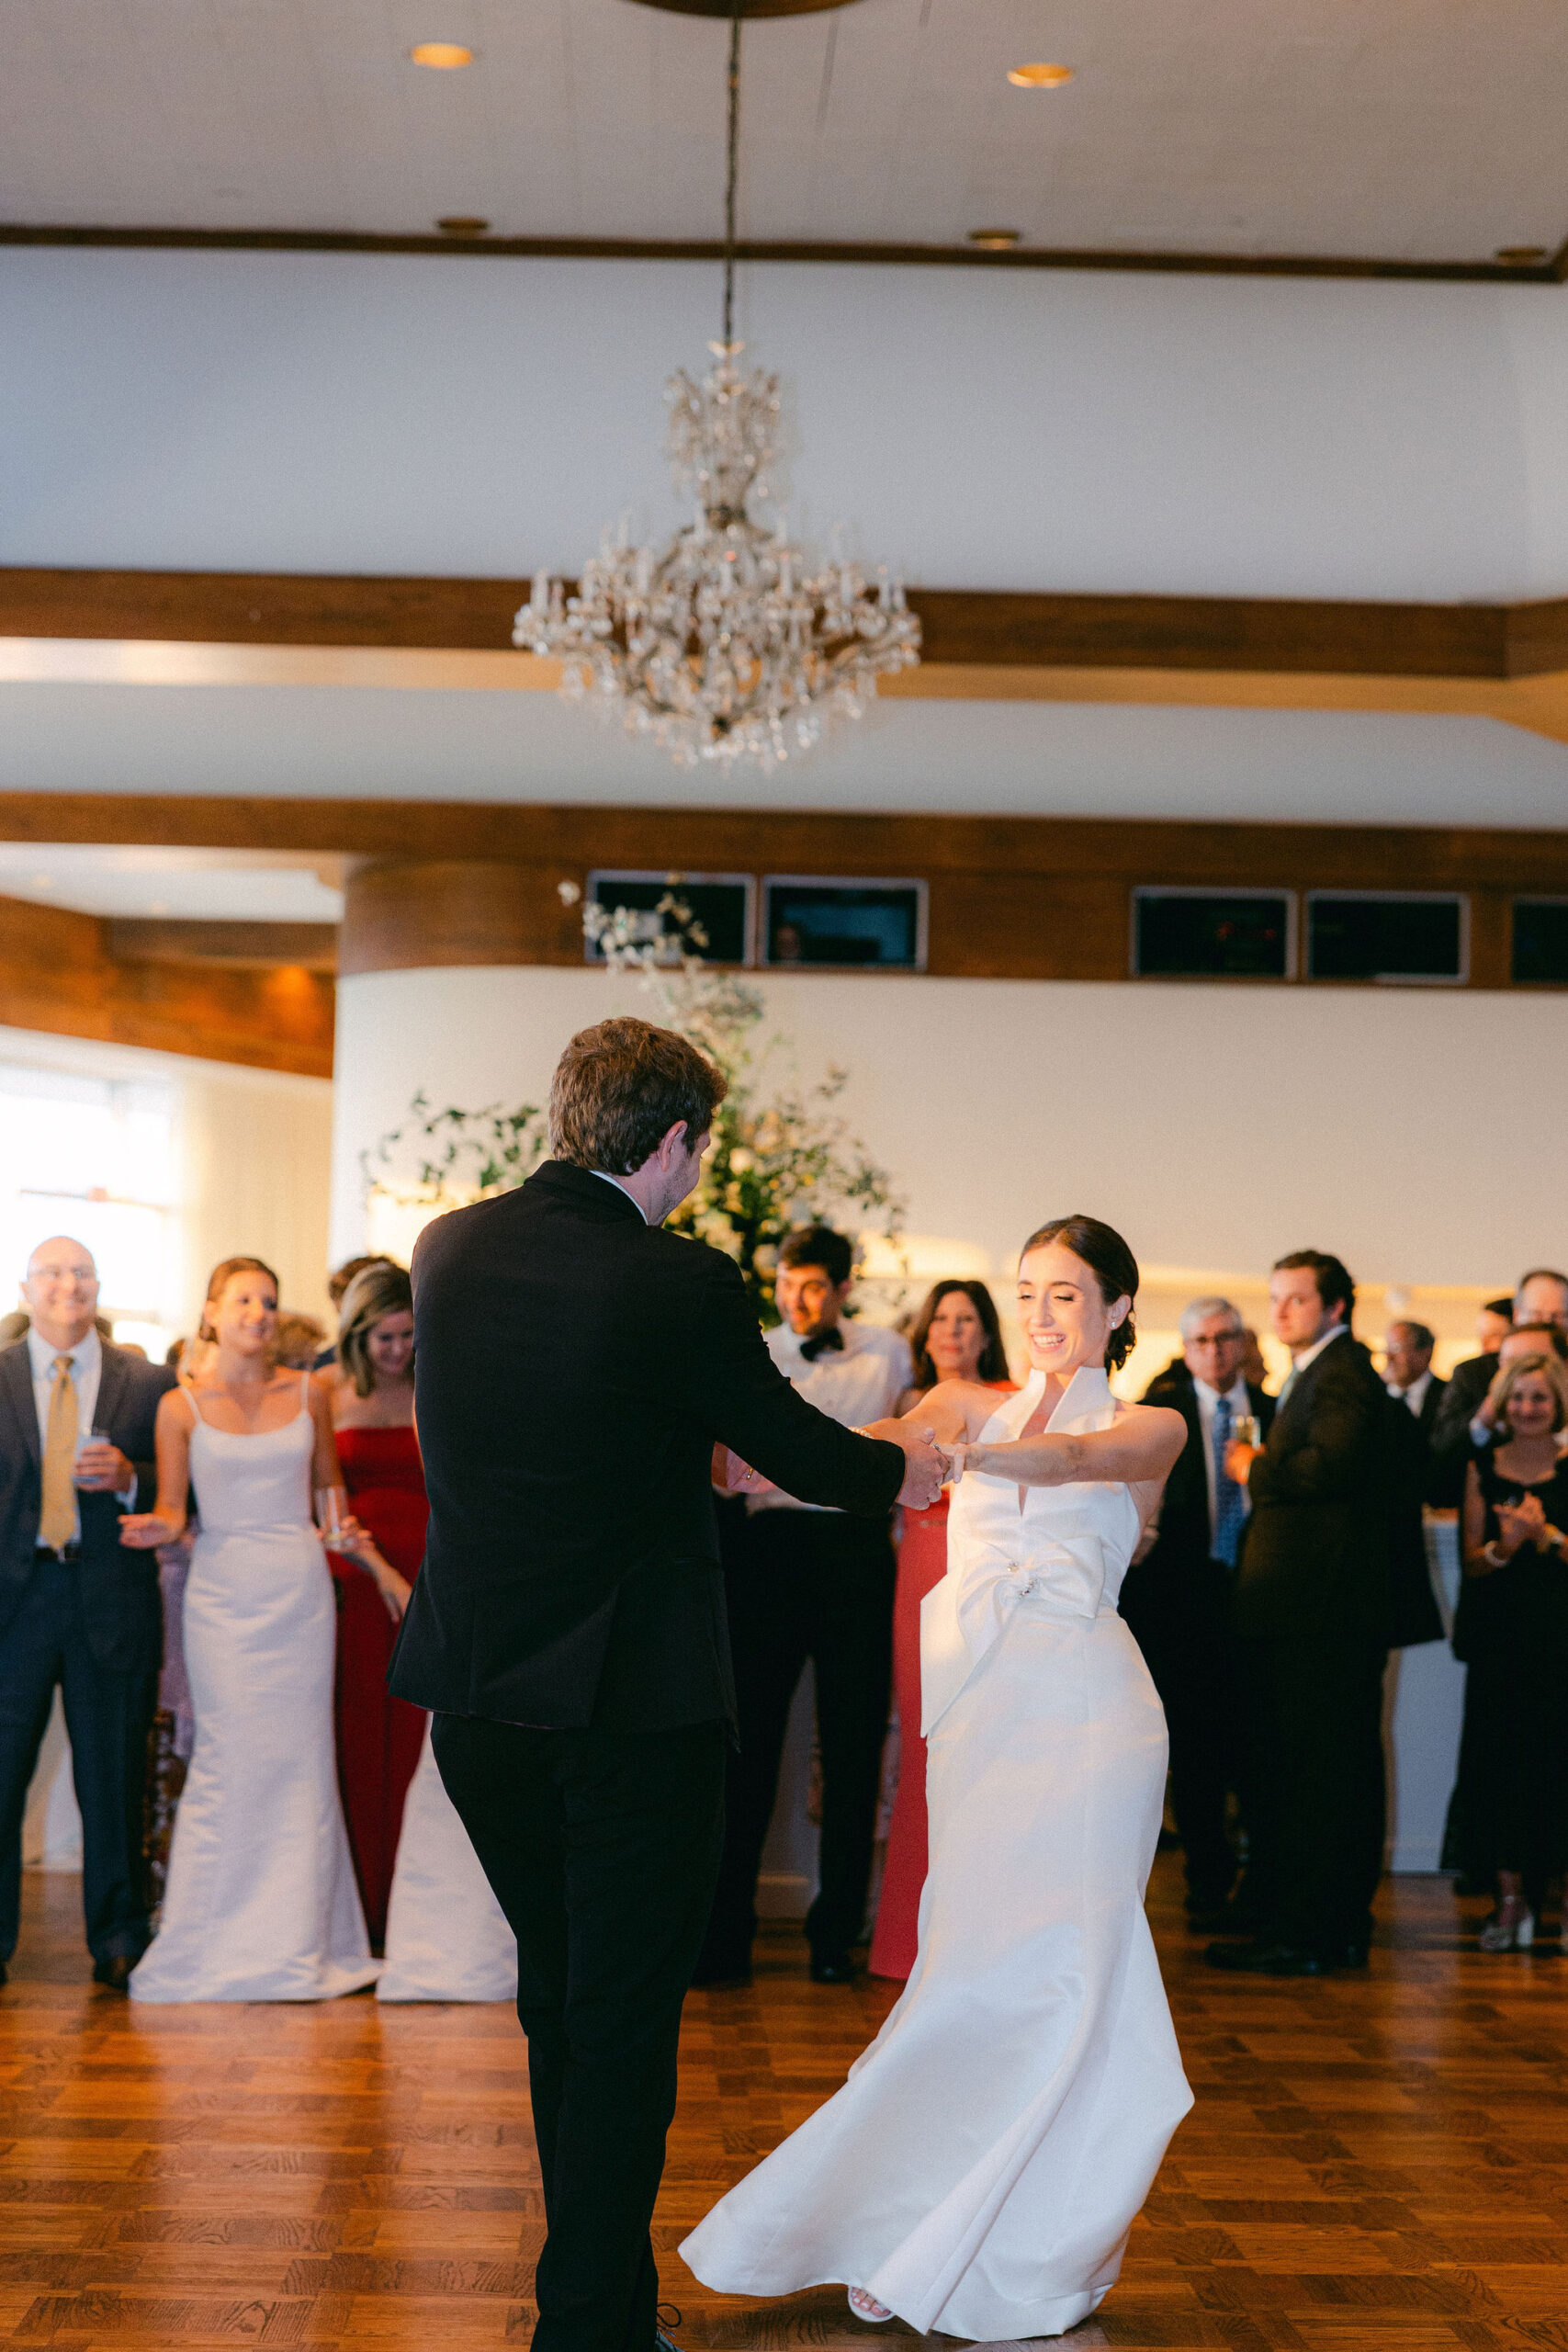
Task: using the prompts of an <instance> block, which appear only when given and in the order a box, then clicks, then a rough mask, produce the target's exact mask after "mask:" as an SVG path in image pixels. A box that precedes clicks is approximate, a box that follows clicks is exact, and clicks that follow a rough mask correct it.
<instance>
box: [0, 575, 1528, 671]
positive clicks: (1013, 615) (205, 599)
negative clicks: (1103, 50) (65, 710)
mask: <svg viewBox="0 0 1568 2352" xmlns="http://www.w3.org/2000/svg"><path fill="white" fill-rule="evenodd" d="M528 586H529V583H528V581H527V580H526V579H525V578H518V579H512V580H496V579H464V578H450V579H444V578H398V577H391V576H387V577H378V576H362V575H355V574H346V573H333V574H327V573H314V572H244V571H74V570H71V571H68V570H62V569H51V568H42V567H11V568H6V569H0V637H12V638H66V639H99V640H110V641H115V640H132V641H134V640H142V639H151V640H154V641H159V642H164V643H175V644H219V645H234V646H321V647H339V648H348V647H371V648H391V649H401V650H431V651H490V652H494V651H503V650H507V649H508V648H509V647H510V645H511V641H512V624H513V615H514V614H515V612H516V610H517V607H518V605H520V604H522V603H523V602H524V600H525V597H526V596H527V594H528ZM909 602H910V605H912V606H913V608H914V609H915V610H916V611H917V612H918V613H919V616H920V620H921V624H922V627H923V629H924V634H925V659H926V661H927V662H929V663H931V664H932V665H942V664H945V665H949V666H953V667H958V668H965V667H976V668H989V669H1041V670H1049V669H1067V670H1081V669H1112V670H1114V669H1134V670H1163V671H1177V672H1179V671H1194V672H1222V671H1223V672H1232V673H1269V674H1276V675H1278V674H1297V675H1320V676H1341V677H1344V676H1380V677H1405V678H1459V679H1464V678H1477V679H1507V678H1518V677H1530V676H1540V675H1544V674H1547V673H1552V672H1556V671H1562V670H1568V600H1564V599H1561V598H1558V599H1554V600H1551V601H1548V602H1540V603H1534V604H1519V605H1479V604H1467V605H1412V604H1380V603H1371V602H1348V601H1330V600H1327V599H1321V600H1316V601H1314V600H1309V599H1303V598H1292V597H1247V596H1122V595H1110V596H1098V595H1057V594H1020V593H1015V592H1011V591H997V590H987V589H954V588H916V589H912V590H911V591H910V594H909Z"/></svg>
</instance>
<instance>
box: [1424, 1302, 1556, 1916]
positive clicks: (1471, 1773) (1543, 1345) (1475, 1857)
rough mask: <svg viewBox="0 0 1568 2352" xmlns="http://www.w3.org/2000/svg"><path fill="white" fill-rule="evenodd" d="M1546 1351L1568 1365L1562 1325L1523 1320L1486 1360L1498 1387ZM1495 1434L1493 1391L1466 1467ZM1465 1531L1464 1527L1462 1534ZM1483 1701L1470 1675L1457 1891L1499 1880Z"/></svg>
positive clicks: (1472, 1431)
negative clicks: (1488, 1818)
mask: <svg viewBox="0 0 1568 2352" xmlns="http://www.w3.org/2000/svg"><path fill="white" fill-rule="evenodd" d="M1543 1354H1544V1355H1550V1356H1551V1357H1553V1358H1554V1359H1555V1360H1556V1361H1557V1362H1558V1363H1568V1334H1565V1333H1564V1332H1563V1330H1562V1327H1561V1326H1560V1325H1559V1324H1556V1323H1522V1324H1520V1325H1519V1326H1518V1327H1517V1329H1509V1330H1508V1331H1506V1333H1505V1334H1504V1337H1503V1340H1502V1341H1501V1343H1500V1345H1499V1346H1498V1347H1496V1348H1495V1349H1494V1350H1493V1351H1492V1352H1491V1353H1490V1354H1489V1356H1488V1357H1487V1359H1486V1361H1487V1362H1488V1363H1490V1364H1491V1365H1492V1367H1493V1379H1494V1385H1495V1380H1496V1374H1497V1373H1498V1371H1500V1370H1506V1368H1507V1367H1508V1366H1509V1365H1511V1364H1515V1363H1519V1362H1520V1361H1521V1360H1522V1359H1523V1358H1524V1357H1526V1356H1530V1355H1543ZM1461 1369H1462V1367H1461ZM1495 1435H1496V1430H1495V1426H1494V1419H1493V1405H1492V1395H1491V1392H1490V1391H1489V1392H1488V1394H1487V1395H1486V1396H1485V1397H1483V1399H1482V1402H1481V1406H1480V1408H1479V1409H1478V1410H1477V1411H1476V1412H1475V1413H1474V1414H1473V1415H1472V1418H1471V1421H1470V1425H1469V1428H1468V1430H1466V1433H1465V1436H1466V1457H1467V1459H1466V1466H1467V1469H1468V1465H1469V1463H1470V1462H1472V1461H1476V1460H1479V1459H1480V1458H1482V1457H1483V1456H1484V1455H1485V1454H1486V1453H1487V1452H1488V1451H1489V1450H1490V1448H1491V1446H1492V1443H1493V1441H1494V1439H1495ZM1428 1483H1429V1484H1430V1472H1428ZM1462 1532H1463V1531H1462V1528H1461V1538H1462ZM1465 1589H1467V1588H1463V1587H1461V1600H1462V1597H1463V1592H1464V1590H1465ZM1482 1703H1483V1692H1482V1691H1481V1690H1480V1688H1479V1686H1478V1685H1477V1683H1476V1679H1475V1678H1474V1676H1473V1675H1468V1674H1467V1675H1466V1677H1465V1681H1464V1699H1463V1703H1462V1708H1461V1720H1460V1736H1459V1755H1458V1758H1457V1759H1456V1761H1455V1766H1454V1784H1453V1788H1452V1790H1451V1791H1450V1795H1449V1809H1448V1815H1447V1818H1446V1821H1445V1823H1444V1827H1443V1845H1442V1854H1441V1868H1442V1869H1444V1870H1445V1871H1453V1873H1454V1879H1455V1885H1454V1892H1455V1893H1456V1894H1490V1893H1491V1891H1492V1888H1493V1884H1494V1865H1493V1863H1492V1861H1491V1860H1490V1859H1489V1855H1490V1850H1491V1849H1490V1846H1489V1843H1488V1840H1487V1837H1486V1834H1485V1831H1484V1829H1483V1825H1482V1818H1481V1808H1482V1805H1483V1794H1484V1792H1483V1780H1484V1775H1485V1770H1486V1764H1485V1756H1484V1746H1485V1739H1486V1732H1485V1727H1484V1724H1483V1723H1482V1721H1481V1718H1480V1715H1479V1714H1478V1713H1477V1709H1478V1707H1479V1706H1480V1705H1481V1704H1482Z"/></svg>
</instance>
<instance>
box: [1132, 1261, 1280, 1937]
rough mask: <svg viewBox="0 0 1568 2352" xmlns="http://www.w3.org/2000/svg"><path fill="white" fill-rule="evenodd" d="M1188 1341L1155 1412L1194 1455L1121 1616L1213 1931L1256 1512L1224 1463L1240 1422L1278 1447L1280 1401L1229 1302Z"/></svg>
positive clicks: (1178, 1475)
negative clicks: (1248, 1362)
mask: <svg viewBox="0 0 1568 2352" xmlns="http://www.w3.org/2000/svg"><path fill="white" fill-rule="evenodd" d="M1181 1340H1182V1353H1181V1358H1180V1360H1179V1368H1178V1366H1176V1365H1172V1366H1168V1368H1167V1370H1166V1371H1164V1372H1162V1373H1160V1374H1157V1375H1156V1379H1155V1380H1154V1382H1153V1383H1152V1385H1150V1387H1149V1389H1148V1391H1147V1392H1146V1394H1145V1399H1144V1401H1145V1404H1148V1405H1169V1406H1171V1407H1173V1408H1174V1409H1175V1410H1176V1411H1177V1412H1179V1414H1180V1415H1181V1416H1182V1418H1183V1419H1184V1420H1185V1421H1186V1423H1187V1443H1186V1445H1185V1446H1184V1447H1183V1448H1182V1451H1181V1453H1179V1455H1178V1457H1177V1461H1176V1466H1175V1468H1174V1469H1173V1470H1172V1471H1171V1474H1170V1476H1169V1477H1168V1479H1167V1480H1166V1484H1165V1492H1164V1494H1163V1496H1162V1497H1161V1498H1160V1505H1159V1516H1158V1521H1157V1526H1156V1530H1155V1531H1154V1533H1153V1540H1152V1542H1150V1543H1149V1544H1148V1548H1147V1549H1146V1550H1145V1551H1143V1552H1142V1553H1141V1555H1140V1556H1137V1557H1135V1558H1134V1564H1133V1566H1131V1567H1130V1568H1129V1569H1128V1571H1127V1575H1126V1578H1125V1580H1124V1582H1123V1584H1122V1599H1121V1604H1120V1606H1121V1612H1122V1617H1123V1618H1124V1619H1125V1620H1126V1622H1127V1623H1128V1624H1129V1625H1130V1626H1131V1627H1132V1629H1133V1633H1134V1636H1135V1638H1136V1640H1137V1644H1138V1647H1139V1648H1140V1649H1141V1650H1142V1651H1143V1653H1144V1657H1145V1661H1146V1663H1147V1665H1148V1669H1149V1672H1150V1673H1151V1674H1152V1675H1153V1677H1154V1681H1155V1688H1156V1690H1157V1691H1158V1692H1159V1695H1160V1698H1161V1700H1162V1702H1163V1703H1164V1706H1165V1719H1166V1722H1167V1724H1168V1726H1169V1729H1170V1802H1171V1810H1172V1811H1173V1813H1174V1814H1175V1815H1176V1826H1177V1831H1178V1834H1179V1837H1180V1839H1181V1843H1182V1846H1183V1848H1184V1849H1185V1852H1186V1856H1187V1908H1188V1911H1189V1912H1190V1914H1191V1915H1192V1917H1193V1918H1194V1919H1195V1920H1197V1921H1202V1920H1204V1919H1205V1917H1206V1916H1207V1915H1209V1914H1213V1913H1217V1912H1218V1911H1219V1909H1220V1906H1221V1905H1223V1903H1224V1900H1225V1897H1226V1895H1227V1894H1229V1893H1230V1889H1231V1883H1232V1881H1233V1880H1234V1879H1235V1853H1234V1852H1233V1850H1232V1848H1231V1843H1230V1839H1229V1838H1228V1837H1227V1835H1226V1833H1225V1802H1226V1798H1227V1795H1228V1793H1229V1792H1230V1790H1231V1789H1233V1788H1234V1787H1235V1786H1236V1785H1237V1780H1238V1774H1237V1769H1236V1762H1237V1759H1236V1753H1235V1748H1236V1741H1235V1713H1236V1691H1235V1674H1234V1668H1233V1662H1232V1655H1231V1648H1232V1645H1231V1625H1230V1616H1231V1588H1232V1586H1233V1584H1234V1582H1235V1565H1236V1556H1237V1554H1238V1552H1239V1549H1240V1545H1241V1538H1242V1534H1243V1532H1244V1531H1245V1529H1246V1526H1247V1512H1248V1510H1250V1508H1251V1506H1250V1503H1249V1501H1248V1498H1247V1489H1246V1487H1242V1486H1238V1485H1237V1483H1236V1481H1235V1479H1234V1478H1233V1477H1232V1476H1231V1475H1230V1473H1229V1471H1228V1470H1227V1468H1226V1467H1225V1457H1226V1455H1227V1454H1228V1453H1229V1451H1230V1445H1231V1439H1232V1436H1233V1434H1234V1433H1235V1428H1236V1423H1237V1421H1238V1420H1239V1419H1245V1418H1247V1417H1251V1418H1253V1419H1256V1420H1257V1421H1258V1424H1259V1428H1260V1430H1261V1433H1262V1434H1263V1435H1264V1436H1267V1435H1268V1432H1269V1423H1270V1422H1271V1421H1272V1419H1273V1417H1274V1400H1273V1398H1272V1397H1269V1396H1266V1395H1265V1394H1264V1392H1263V1390H1262V1389H1261V1388H1253V1387H1249V1386H1248V1385H1247V1382H1246V1380H1245V1379H1244V1378H1243V1377H1242V1371H1241V1366H1242V1363H1243V1360H1244V1358H1245V1356H1246V1354H1247V1331H1246V1328H1245V1326H1244V1324H1243V1322H1242V1318H1241V1316H1240V1314H1239V1312H1238V1311H1237V1309H1236V1308H1235V1306H1232V1305H1231V1302H1230V1300H1229V1299H1228V1298H1199V1299H1194V1300H1193V1302H1192V1304H1191V1306H1189V1307H1188V1308H1187V1310H1186V1312H1185V1313H1184V1314H1183V1316H1182V1317H1181ZM1216 1924H1217V1923H1216Z"/></svg>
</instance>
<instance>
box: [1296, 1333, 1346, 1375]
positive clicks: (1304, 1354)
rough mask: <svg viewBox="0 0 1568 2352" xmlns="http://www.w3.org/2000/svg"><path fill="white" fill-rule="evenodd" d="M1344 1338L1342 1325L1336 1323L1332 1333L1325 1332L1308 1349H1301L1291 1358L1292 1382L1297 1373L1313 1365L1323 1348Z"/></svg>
mask: <svg viewBox="0 0 1568 2352" xmlns="http://www.w3.org/2000/svg"><path fill="white" fill-rule="evenodd" d="M1344 1337H1345V1326H1344V1324H1343V1323H1336V1325H1335V1326H1334V1329H1333V1330H1332V1331H1325V1333H1324V1335H1323V1337H1322V1339H1321V1340H1314V1341H1313V1343H1312V1345H1311V1347H1310V1348H1303V1350H1302V1351H1301V1353H1300V1355H1299V1356H1292V1358H1291V1378H1292V1380H1294V1379H1295V1377H1296V1375H1297V1374H1298V1373H1303V1372H1305V1370H1306V1368H1307V1366H1308V1365H1309V1364H1314V1363H1316V1362H1317V1360H1318V1358H1319V1356H1320V1355H1321V1354H1322V1353H1323V1351H1324V1350H1325V1348H1331V1347H1332V1346H1333V1345H1334V1342H1335V1340H1342V1339H1343V1338H1344Z"/></svg>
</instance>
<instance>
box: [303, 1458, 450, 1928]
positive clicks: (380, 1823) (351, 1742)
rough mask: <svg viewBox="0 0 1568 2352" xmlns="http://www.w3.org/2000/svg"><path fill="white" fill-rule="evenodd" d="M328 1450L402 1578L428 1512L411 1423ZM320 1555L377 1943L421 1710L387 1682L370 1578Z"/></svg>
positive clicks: (382, 1625)
mask: <svg viewBox="0 0 1568 2352" xmlns="http://www.w3.org/2000/svg"><path fill="white" fill-rule="evenodd" d="M337 1454H338V1460H339V1462H340V1463H341V1464H342V1465H343V1478H344V1486H345V1487H347V1489H348V1502H349V1509H350V1510H352V1511H353V1512H354V1515H355V1518H356V1519H359V1520H362V1521H364V1523H365V1525H366V1526H367V1528H368V1529H369V1530H370V1532H371V1534H372V1535H373V1536H374V1537H375V1539H376V1542H377V1544H378V1547H379V1549H380V1551H381V1553H382V1555H384V1557H385V1558H386V1559H387V1560H388V1561H389V1564H390V1565H391V1566H393V1567H394V1568H396V1569H397V1571H398V1573H399V1575H400V1576H402V1577H407V1578H408V1580H409V1582H410V1583H411V1584H412V1581H413V1579H414V1577H416V1576H417V1575H418V1573H419V1564H420V1562H421V1560H422V1559H423V1556H424V1528H425V1521H427V1520H428V1518H429V1517H430V1504H429V1502H428V1500H427V1499H426V1497H425V1492H424V1470H423V1464H422V1463H421V1461H420V1458H419V1442H418V1440H417V1439H416V1438H415V1436H414V1433H413V1431H412V1429H389V1430H388V1429H381V1430H378V1429H345V1430H338V1432H337ZM328 1556H329V1561H330V1565H331V1567H332V1572H333V1577H335V1578H336V1581H337V1589H338V1602H339V1611H338V1621H337V1623H338V1641H337V1692H336V1697H337V1709H336V1712H337V1769H338V1783H339V1786H340V1788H341V1789H342V1792H343V1810H344V1819H345V1820H346V1822H347V1824H348V1842H349V1845H350V1847H351V1848H352V1849H353V1852H354V1866H355V1871H357V1872H358V1876H359V1893H360V1898H361V1900H362V1901H363V1903H364V1905H365V1924H366V1926H367V1928H368V1929H369V1931H370V1940H371V1942H372V1943H373V1944H374V1945H375V1947H376V1949H377V1951H379V1950H380V1948H381V1944H382V1940H383V1939H384V1937H385V1935H386V1930H387V1898H388V1896H389V1894H390V1893H391V1888H392V1865H393V1863H394V1862H395V1861H396V1860H397V1853H398V1834H399V1832H400V1829H401V1827H402V1823H403V1799H404V1797H405V1796H406V1795H407V1794H408V1786H409V1782H410V1781H412V1778H413V1773H414V1767H415V1765H416V1764H417V1763H418V1762H419V1751H420V1747H421V1746H422V1744H423V1738H424V1710H423V1708H422V1707H411V1706H410V1704H409V1702H408V1701H407V1700H406V1699H394V1698H393V1696H392V1694H391V1692H390V1691H389V1690H388V1688H387V1679H386V1678H387V1665H388V1661H389V1658H390V1657H391V1655H392V1644H393V1642H394V1641H395V1640H396V1638H397V1631H398V1629H397V1627H396V1625H395V1624H394V1623H392V1620H391V1618H390V1617H389V1615H388V1613H387V1605H386V1603H385V1601H384V1600H382V1598H381V1596H380V1594H379V1593H378V1591H377V1589H376V1585H375V1580H374V1578H373V1577H368V1576H367V1574H366V1572H365V1570H364V1569H363V1568H361V1567H357V1566H355V1563H354V1562H353V1561H352V1560H345V1559H338V1558H336V1557H333V1555H328Z"/></svg>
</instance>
